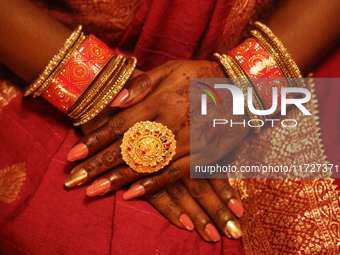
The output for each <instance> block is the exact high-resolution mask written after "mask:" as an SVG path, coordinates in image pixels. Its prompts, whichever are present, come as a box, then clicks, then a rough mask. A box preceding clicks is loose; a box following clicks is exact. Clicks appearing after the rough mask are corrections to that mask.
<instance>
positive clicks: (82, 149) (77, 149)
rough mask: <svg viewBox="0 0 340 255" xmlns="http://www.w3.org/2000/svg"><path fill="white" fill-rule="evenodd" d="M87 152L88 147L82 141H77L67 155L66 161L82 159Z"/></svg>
mask: <svg viewBox="0 0 340 255" xmlns="http://www.w3.org/2000/svg"><path fill="white" fill-rule="evenodd" d="M87 154H89V149H88V148H87V146H86V145H85V144H83V143H79V144H77V145H76V146H74V147H73V148H72V149H71V150H70V152H69V153H68V155H67V159H68V161H76V160H79V159H83V158H85V157H86V156H87Z"/></svg>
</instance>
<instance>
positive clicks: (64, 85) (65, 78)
mask: <svg viewBox="0 0 340 255" xmlns="http://www.w3.org/2000/svg"><path fill="white" fill-rule="evenodd" d="M112 56H113V52H112V51H111V50H110V49H109V48H108V47H107V46H106V45H105V44H104V43H103V42H102V41H100V40H99V39H98V38H96V37H95V36H93V35H90V36H89V37H88V38H87V39H86V40H85V42H84V43H83V44H82V46H80V47H79V49H78V50H77V51H76V52H75V54H74V55H73V57H72V58H71V59H70V60H69V61H68V62H67V64H66V65H65V66H64V68H63V69H62V70H61V72H60V73H59V74H58V75H57V77H56V78H55V79H54V80H53V81H52V82H51V84H50V86H49V87H48V88H47V90H46V91H45V92H44V93H43V95H42V96H43V97H44V98H45V99H47V100H48V101H49V102H50V103H51V104H53V105H54V106H55V107H57V108H58V109H59V110H61V111H62V112H63V113H67V112H68V111H69V109H70V108H71V107H72V105H73V104H74V103H75V101H76V100H77V99H78V98H79V97H80V95H81V94H82V93H83V92H84V91H85V90H86V89H87V87H88V86H89V85H90V84H91V82H92V81H93V80H94V78H95V77H96V76H97V74H98V73H99V72H100V71H101V70H102V69H103V67H104V66H105V65H106V64H107V63H108V62H109V60H110V59H111V57H112Z"/></svg>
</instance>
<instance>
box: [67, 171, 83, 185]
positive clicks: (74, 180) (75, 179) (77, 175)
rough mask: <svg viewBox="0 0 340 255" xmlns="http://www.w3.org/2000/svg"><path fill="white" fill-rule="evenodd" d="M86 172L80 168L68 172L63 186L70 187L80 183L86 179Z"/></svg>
mask: <svg viewBox="0 0 340 255" xmlns="http://www.w3.org/2000/svg"><path fill="white" fill-rule="evenodd" d="M87 176H88V173H87V172H86V171H85V170H84V169H80V170H78V171H75V172H74V173H72V174H70V175H69V176H68V177H67V178H66V180H65V186H66V187H68V188H72V187H74V186H76V185H80V184H82V183H83V182H84V181H85V180H86V179H87Z"/></svg>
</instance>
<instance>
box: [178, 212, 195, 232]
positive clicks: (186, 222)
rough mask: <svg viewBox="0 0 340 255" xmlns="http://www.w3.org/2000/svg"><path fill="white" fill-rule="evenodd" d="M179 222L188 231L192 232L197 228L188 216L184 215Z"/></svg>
mask: <svg viewBox="0 0 340 255" xmlns="http://www.w3.org/2000/svg"><path fill="white" fill-rule="evenodd" d="M179 221H180V222H181V224H182V225H183V227H185V228H186V229H187V230H189V231H192V230H193V229H194V228H195V226H194V223H192V221H191V220H190V218H189V217H188V216H187V215H186V214H184V213H183V214H182V215H181V217H179Z"/></svg>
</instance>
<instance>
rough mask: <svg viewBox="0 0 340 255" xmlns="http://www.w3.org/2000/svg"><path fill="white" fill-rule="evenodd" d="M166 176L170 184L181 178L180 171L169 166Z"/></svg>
mask: <svg viewBox="0 0 340 255" xmlns="http://www.w3.org/2000/svg"><path fill="white" fill-rule="evenodd" d="M167 175H168V179H169V182H170V183H173V182H175V181H178V180H179V178H181V170H180V169H179V168H177V167H173V166H172V165H170V166H169V167H168V169H167Z"/></svg>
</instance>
